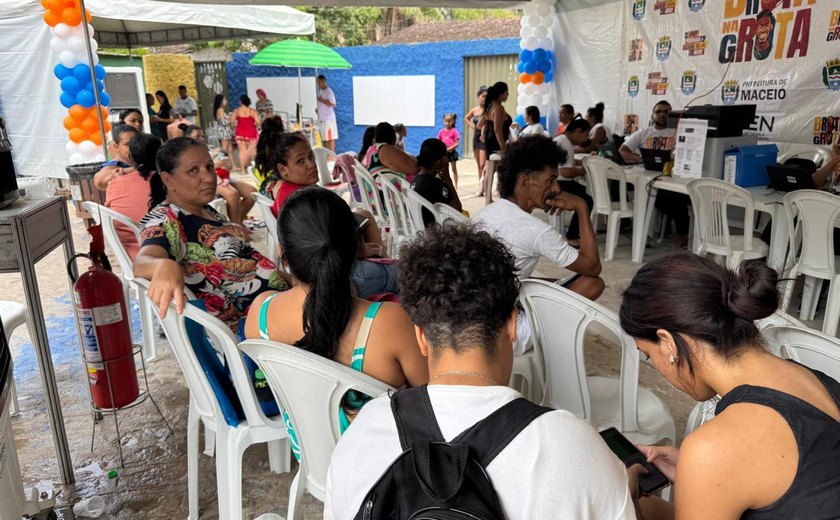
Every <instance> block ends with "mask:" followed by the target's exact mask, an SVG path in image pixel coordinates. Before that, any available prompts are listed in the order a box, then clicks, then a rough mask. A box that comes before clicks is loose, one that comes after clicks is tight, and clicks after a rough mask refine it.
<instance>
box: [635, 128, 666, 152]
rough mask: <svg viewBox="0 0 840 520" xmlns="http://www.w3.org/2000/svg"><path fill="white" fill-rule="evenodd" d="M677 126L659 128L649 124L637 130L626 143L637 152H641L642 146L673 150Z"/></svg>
mask: <svg viewBox="0 0 840 520" xmlns="http://www.w3.org/2000/svg"><path fill="white" fill-rule="evenodd" d="M675 131H676V129H675V128H663V129H661V130H657V129H656V128H654V127H652V126H649V127H647V128H642V129H641V130H636V131H635V132H633V133H632V134H630V137H628V138H627V139H626V140H625V141H624V145H623V146H626V147H627V148H629V149H630V151H631V152H633V153H635V154H639V153H641V152H640V151H639V149H640V148H653V149H655V150H673V149H674V132H675Z"/></svg>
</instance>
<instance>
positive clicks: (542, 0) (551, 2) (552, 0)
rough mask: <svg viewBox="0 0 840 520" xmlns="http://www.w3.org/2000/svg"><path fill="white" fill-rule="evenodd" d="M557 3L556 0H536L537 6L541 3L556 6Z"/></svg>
mask: <svg viewBox="0 0 840 520" xmlns="http://www.w3.org/2000/svg"><path fill="white" fill-rule="evenodd" d="M555 3H556V1H555V0H534V5H536V6H540V5H550V6H554V4H555Z"/></svg>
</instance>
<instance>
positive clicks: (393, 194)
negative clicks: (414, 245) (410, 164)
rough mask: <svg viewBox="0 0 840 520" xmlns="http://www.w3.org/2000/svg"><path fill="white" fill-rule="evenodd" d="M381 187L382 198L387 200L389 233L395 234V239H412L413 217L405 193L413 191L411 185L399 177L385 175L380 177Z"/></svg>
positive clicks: (389, 174) (390, 174)
mask: <svg viewBox="0 0 840 520" xmlns="http://www.w3.org/2000/svg"><path fill="white" fill-rule="evenodd" d="M379 187H380V188H381V189H382V198H383V199H385V209H386V211H387V213H388V227H389V233H392V234H393V238H402V237H410V236H411V235H412V233H411V229H412V225H411V215H409V213H408V208H407V207H406V204H405V199H404V197H403V193H405V192H407V191H409V190H411V185H410V184H409V183H408V182H407V181H406V180H405V179H403V178H402V177H400V176H398V175H394V174H392V173H383V174H381V175H379Z"/></svg>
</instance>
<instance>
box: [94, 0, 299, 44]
mask: <svg viewBox="0 0 840 520" xmlns="http://www.w3.org/2000/svg"><path fill="white" fill-rule="evenodd" d="M209 3H210V2H202V3H181V2H178V3H175V2H160V1H154V0H131V1H123V0H86V1H85V6H86V7H87V9H88V10H89V11H90V12H91V14H92V15H93V28H94V30H95V32H96V34H95V36H94V37H95V38H96V40H97V41H98V42H99V44H100V46H104V47H154V46H162V45H177V44H182V43H197V42H204V41H217V40H233V39H242V38H256V37H261V36H267V35H273V34H312V33H314V32H315V16H314V15H311V14H307V13H304V12H302V11H298V10H297V9H293V8H291V7H286V6H280V5H274V6H266V5H263V6H255V7H250V8H248V9H243V8H242V7H241V6H238V5H205V4H209ZM214 3H218V4H235V3H236V2H231V1H227V2H214Z"/></svg>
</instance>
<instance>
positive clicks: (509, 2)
mask: <svg viewBox="0 0 840 520" xmlns="http://www.w3.org/2000/svg"><path fill="white" fill-rule="evenodd" d="M152 1H156V2H166V3H169V2H184V3H187V2H189V1H190V0H152ZM529 1H530V0H295V1H294V2H287V1H284V0H203V3H205V4H239V5H280V4H286V3H293V4H294V5H311V6H318V7H339V6H340V7H452V8H462V9H499V8H520V9H521V8H522V7H523V6H525V5H527V3H528V2H529Z"/></svg>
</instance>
